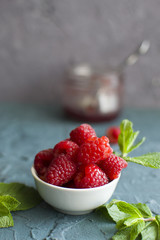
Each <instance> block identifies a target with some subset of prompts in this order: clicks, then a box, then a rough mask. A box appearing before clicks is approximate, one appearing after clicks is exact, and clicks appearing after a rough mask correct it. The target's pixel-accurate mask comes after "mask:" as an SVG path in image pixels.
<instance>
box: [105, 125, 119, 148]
mask: <svg viewBox="0 0 160 240" xmlns="http://www.w3.org/2000/svg"><path fill="white" fill-rule="evenodd" d="M119 134H120V128H119V127H117V126H113V127H109V128H108V129H107V131H106V136H107V137H108V138H109V141H110V143H113V144H116V143H118V137H119Z"/></svg>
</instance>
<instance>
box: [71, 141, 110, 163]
mask: <svg viewBox="0 0 160 240" xmlns="http://www.w3.org/2000/svg"><path fill="white" fill-rule="evenodd" d="M112 152H113V150H112V148H111V147H110V145H109V139H108V138H107V137H106V136H103V137H101V138H98V137H94V138H92V139H90V140H89V141H87V142H86V143H84V144H82V145H81V146H80V147H79V150H78V153H77V159H76V160H77V164H78V165H87V164H89V163H96V162H98V161H100V160H102V159H104V158H106V157H108V156H109V155H110V154H111V153H112Z"/></svg>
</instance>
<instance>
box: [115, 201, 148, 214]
mask: <svg viewBox="0 0 160 240" xmlns="http://www.w3.org/2000/svg"><path fill="white" fill-rule="evenodd" d="M116 205H117V207H118V209H119V210H120V211H121V212H124V213H127V214H129V215H130V216H132V217H138V218H143V216H142V214H141V212H140V211H139V210H138V208H136V207H134V206H133V205H132V204H130V203H127V202H124V201H119V202H117V203H116Z"/></svg>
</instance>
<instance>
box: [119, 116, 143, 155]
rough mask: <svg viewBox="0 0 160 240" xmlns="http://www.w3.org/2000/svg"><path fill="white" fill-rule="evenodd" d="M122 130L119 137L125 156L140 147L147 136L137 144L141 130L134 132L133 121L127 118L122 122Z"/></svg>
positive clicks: (121, 149) (120, 146)
mask: <svg viewBox="0 0 160 240" xmlns="http://www.w3.org/2000/svg"><path fill="white" fill-rule="evenodd" d="M120 130H121V132H120V135H119V137H118V145H119V148H120V151H121V152H122V156H123V157H125V156H127V155H128V153H130V152H131V151H133V150H134V149H136V148H138V147H139V146H140V145H141V144H142V143H143V142H144V141H145V137H143V138H142V139H141V140H140V141H139V142H137V143H136V144H135V141H136V139H137V137H138V135H139V131H136V132H134V131H133V123H132V122H131V121H129V120H127V119H124V120H123V121H122V122H121V124H120Z"/></svg>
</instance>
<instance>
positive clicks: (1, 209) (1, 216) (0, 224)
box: [0, 202, 14, 228]
mask: <svg viewBox="0 0 160 240" xmlns="http://www.w3.org/2000/svg"><path fill="white" fill-rule="evenodd" d="M13 225H14V222H13V218H12V215H11V213H10V211H9V210H8V209H7V207H6V206H5V205H4V204H3V203H1V202H0V228H5V227H12V226H13Z"/></svg>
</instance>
